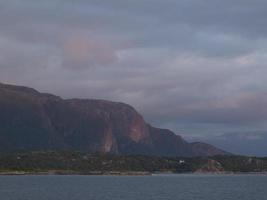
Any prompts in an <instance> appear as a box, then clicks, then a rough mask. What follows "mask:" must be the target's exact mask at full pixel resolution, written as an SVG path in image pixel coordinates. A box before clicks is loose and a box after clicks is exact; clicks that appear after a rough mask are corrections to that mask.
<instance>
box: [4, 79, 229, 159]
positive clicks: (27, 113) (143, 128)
mask: <svg viewBox="0 0 267 200" xmlns="http://www.w3.org/2000/svg"><path fill="white" fill-rule="evenodd" d="M0 121H1V122H2V123H1V124H0V151H15V150H79V151H86V152H103V153H113V154H144V155H160V156H187V157H191V156H213V155H227V154H228V153H227V152H225V151H223V150H221V149H218V148H216V147H214V146H212V145H208V144H205V143H198V145H196V144H194V143H188V142H187V141H185V140H184V139H183V138H182V137H181V136H179V135H176V134H175V133H173V132H172V131H170V130H168V129H160V128H155V127H153V126H151V125H149V124H148V123H146V122H145V120H144V119H143V117H142V116H141V115H140V114H139V113H138V112H137V111H136V110H135V109H134V108H133V107H132V106H130V105H128V104H125V103H121V102H112V101H107V100H98V99H77V98H73V99H63V98H61V97H59V96H56V95H53V94H47V93H41V92H38V91H37V90H35V89H32V88H29V87H25V86H16V85H10V84H3V83H0ZM200 144H201V145H200Z"/></svg>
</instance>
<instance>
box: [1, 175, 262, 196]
mask: <svg viewBox="0 0 267 200" xmlns="http://www.w3.org/2000/svg"><path fill="white" fill-rule="evenodd" d="M0 199H1V200H118V199H123V200H213V199H214V200H238V199H242V200H266V199H267V176H266V175H156V176H0Z"/></svg>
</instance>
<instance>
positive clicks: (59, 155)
mask: <svg viewBox="0 0 267 200" xmlns="http://www.w3.org/2000/svg"><path fill="white" fill-rule="evenodd" d="M209 160H216V161H217V162H219V163H220V164H221V166H222V167H223V169H224V171H227V172H264V171H267V158H256V157H245V156H215V157H211V158H200V157H198V158H173V157H156V156H143V155H110V154H88V153H82V152H54V151H51V152H25V153H0V172H12V171H18V172H30V173H35V172H36V173H38V172H49V171H54V172H58V173H60V172H73V173H79V174H92V173H94V172H101V173H102V172H110V171H114V172H115V171H117V172H144V171H145V172H151V173H154V172H173V173H190V172H195V171H196V170H198V169H200V168H201V167H202V166H204V165H205V164H206V163H207V162H208V161H209Z"/></svg>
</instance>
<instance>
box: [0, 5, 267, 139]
mask: <svg viewBox="0 0 267 200" xmlns="http://www.w3.org/2000/svg"><path fill="white" fill-rule="evenodd" d="M266 7H267V5H266V2H265V1H263V0H255V1H253V2H252V1H249V0H237V1H234V2H233V1H230V0H226V1H220V0H199V1H191V0H180V1H176V0H166V1H159V0H153V1H152V0H143V1H120V0H109V1H96V0H89V1H83V0H77V1H75V2H74V1H71V0H56V1H55V0H54V1H52V0H47V1H43V2H40V1H34V0H25V1H23V2H22V1H18V0H14V1H9V0H3V1H1V2H0V26H1V27H2V28H1V29H0V80H1V82H8V83H13V84H22V85H28V86H31V87H35V88H37V89H39V90H41V91H44V92H52V93H56V94H57V95H61V96H63V97H65V98H73V97H82V98H103V99H110V100H115V101H124V102H126V103H129V104H132V105H133V106H135V107H136V108H137V109H138V110H139V111H140V112H141V113H142V114H143V115H144V116H145V118H146V119H147V121H148V122H150V123H153V124H155V125H157V126H160V127H167V128H172V129H173V130H174V131H176V132H180V131H183V132H184V133H188V134H189V133H190V134H193V133H194V134H199V135H200V134H203V135H204V134H205V133H206V134H207V133H211V134H212V132H213V134H218V133H223V132H228V131H233V130H234V131H237V130H240V131H241V130H247V129H249V130H251V131H253V130H258V129H262V130H265V129H266V128H267V125H265V124H266V122H267V114H266V113H267V110H266V108H267V94H266V92H267V86H266V85H267V81H266V77H265V76H266V73H267V68H266V66H265V63H266V61H267V28H266V26H265V24H266V20H265V19H266V18H267V12H266Z"/></svg>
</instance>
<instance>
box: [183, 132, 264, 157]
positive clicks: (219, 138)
mask: <svg viewBox="0 0 267 200" xmlns="http://www.w3.org/2000/svg"><path fill="white" fill-rule="evenodd" d="M188 139H189V138H188ZM189 140H192V141H198V140H201V141H204V142H207V143H209V144H212V145H215V146H217V147H219V148H222V149H227V150H228V151H230V152H232V153H234V154H238V155H249V156H260V157H264V156H267V145H266V143H267V131H250V132H247V131H244V132H231V133H224V134H222V135H213V136H207V137H205V138H204V137H202V138H198V137H194V138H190V139H189Z"/></svg>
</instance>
